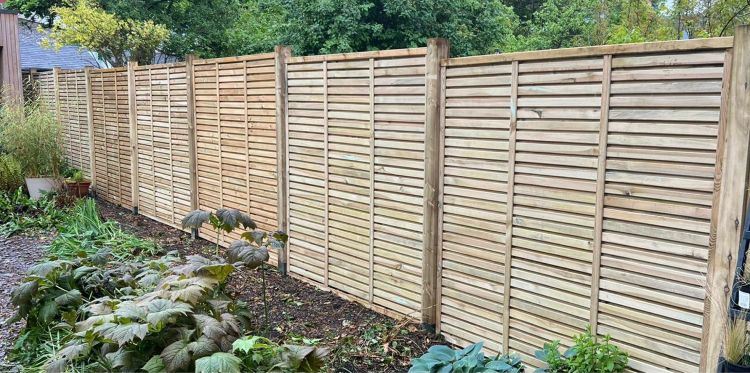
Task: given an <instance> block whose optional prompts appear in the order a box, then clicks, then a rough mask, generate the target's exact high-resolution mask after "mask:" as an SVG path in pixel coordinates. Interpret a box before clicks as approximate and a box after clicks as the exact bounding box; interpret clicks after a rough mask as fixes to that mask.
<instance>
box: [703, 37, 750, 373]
mask: <svg viewBox="0 0 750 373" xmlns="http://www.w3.org/2000/svg"><path fill="white" fill-rule="evenodd" d="M731 64H732V73H731V77H730V81H729V91H728V92H727V91H725V94H728V97H727V99H726V100H725V103H726V105H722V112H721V116H722V123H720V128H719V144H718V151H717V165H716V177H715V180H716V185H715V186H714V188H715V189H714V209H713V211H712V216H711V237H712V238H713V240H712V241H713V242H714V246H715V247H714V249H713V250H712V251H711V250H709V260H708V279H707V283H706V287H707V289H706V290H707V292H708V294H706V297H707V302H706V310H705V314H704V317H703V337H702V339H701V366H700V371H702V372H708V371H715V370H716V366H717V364H718V359H719V355H720V351H721V342H722V337H723V333H724V324H725V323H726V318H727V316H726V315H727V311H728V300H729V294H730V290H731V286H732V284H733V280H734V269H735V264H736V260H737V258H736V256H735V255H734V254H736V253H737V250H738V249H739V242H740V239H741V238H742V237H741V233H742V219H743V214H744V212H745V190H746V188H747V167H748V142H749V141H750V26H739V27H737V29H736V32H735V34H734V47H733V56H732V62H731ZM723 117H726V120H723ZM717 188H718V190H716V189H717ZM717 194H718V195H717Z"/></svg>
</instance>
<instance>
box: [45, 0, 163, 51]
mask: <svg viewBox="0 0 750 373" xmlns="http://www.w3.org/2000/svg"><path fill="white" fill-rule="evenodd" d="M68 5H69V6H68ZM51 11H52V12H54V13H55V14H57V17H58V20H57V22H56V23H55V24H54V25H53V26H52V29H51V30H50V32H49V33H48V34H47V36H46V37H45V39H43V40H42V45H44V46H47V47H52V48H55V49H60V48H62V47H63V46H64V45H77V46H79V47H81V48H85V49H88V50H90V51H92V52H96V53H97V55H98V56H99V58H101V59H103V60H105V61H107V62H108V63H109V64H110V65H112V66H125V65H126V64H127V62H128V60H135V61H138V62H139V63H140V64H144V65H146V64H150V63H151V62H152V61H153V59H154V54H155V53H156V50H157V48H159V47H160V46H161V45H162V44H163V43H164V41H166V40H167V38H168V37H169V31H168V30H167V28H166V27H164V26H163V25H160V24H156V23H154V22H153V21H151V20H147V21H136V20H133V19H130V18H128V19H123V18H120V17H118V16H117V15H115V14H112V13H107V12H106V11H104V10H103V9H102V8H101V7H99V6H98V4H96V3H95V2H94V1H93V0H76V1H75V2H74V3H72V4H66V5H65V6H55V7H52V8H51Z"/></svg>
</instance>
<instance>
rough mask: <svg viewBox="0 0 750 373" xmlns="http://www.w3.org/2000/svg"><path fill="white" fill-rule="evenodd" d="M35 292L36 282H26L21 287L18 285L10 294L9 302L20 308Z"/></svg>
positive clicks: (37, 286) (36, 288)
mask: <svg viewBox="0 0 750 373" xmlns="http://www.w3.org/2000/svg"><path fill="white" fill-rule="evenodd" d="M37 290H39V283H38V282H36V281H26V282H24V283H23V284H21V285H18V286H17V287H16V288H15V289H13V291H12V292H11V294H10V300H11V302H13V304H14V305H16V306H20V305H22V304H26V303H28V302H29V301H31V297H33V296H34V295H35V294H36V292H37Z"/></svg>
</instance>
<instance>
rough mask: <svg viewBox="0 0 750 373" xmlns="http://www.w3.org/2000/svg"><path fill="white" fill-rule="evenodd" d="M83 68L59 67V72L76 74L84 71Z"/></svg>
mask: <svg viewBox="0 0 750 373" xmlns="http://www.w3.org/2000/svg"><path fill="white" fill-rule="evenodd" d="M84 70H85V69H60V74H78V73H82V72H84ZM50 71H53V70H50Z"/></svg>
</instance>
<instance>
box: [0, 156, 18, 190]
mask: <svg viewBox="0 0 750 373" xmlns="http://www.w3.org/2000/svg"><path fill="white" fill-rule="evenodd" d="M23 185H24V178H23V171H22V170H21V163H19V162H18V161H17V160H16V159H15V158H13V156H12V155H9V154H2V155H0V193H13V192H15V191H16V190H17V189H18V188H21V187H23Z"/></svg>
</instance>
